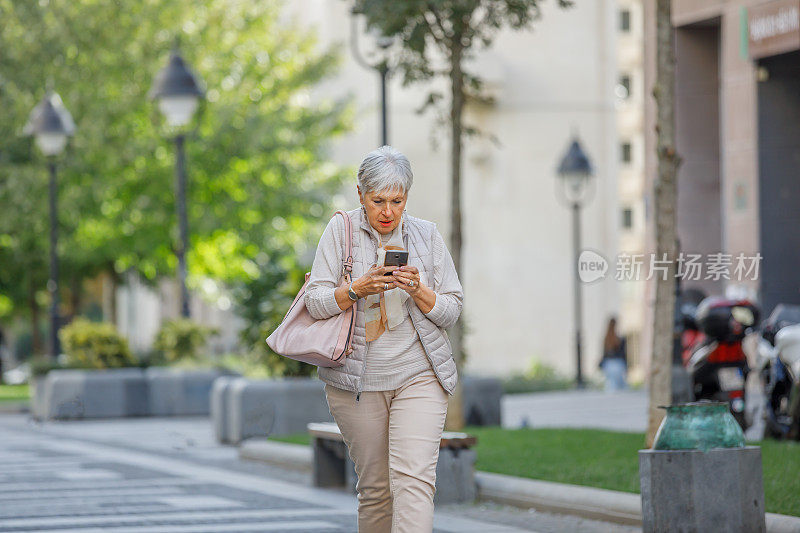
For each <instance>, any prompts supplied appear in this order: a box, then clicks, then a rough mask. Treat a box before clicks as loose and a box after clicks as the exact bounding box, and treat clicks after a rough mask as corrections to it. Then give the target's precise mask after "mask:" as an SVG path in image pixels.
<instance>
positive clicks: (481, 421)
mask: <svg viewBox="0 0 800 533" xmlns="http://www.w3.org/2000/svg"><path fill="white" fill-rule="evenodd" d="M462 386H463V393H462V394H463V400H464V422H465V423H466V424H467V425H469V426H500V425H502V414H501V413H502V409H501V407H500V400H501V398H502V397H503V384H502V382H501V381H500V380H499V379H497V378H479V377H474V376H464V378H463V381H462Z"/></svg>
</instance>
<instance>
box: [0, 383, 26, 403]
mask: <svg viewBox="0 0 800 533" xmlns="http://www.w3.org/2000/svg"><path fill="white" fill-rule="evenodd" d="M29 398H30V392H29V391H28V385H27V384H25V385H0V402H21V401H25V400H28V399H29Z"/></svg>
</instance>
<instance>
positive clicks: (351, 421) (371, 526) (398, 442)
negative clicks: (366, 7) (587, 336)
mask: <svg viewBox="0 0 800 533" xmlns="http://www.w3.org/2000/svg"><path fill="white" fill-rule="evenodd" d="M412 181H413V174H412V172H411V164H410V163H409V161H408V159H407V158H406V157H405V156H404V155H403V154H401V153H400V152H398V151H397V150H395V149H394V148H391V147H389V146H383V147H381V148H379V149H377V150H375V151H373V152H371V153H369V154H368V155H367V156H366V158H364V161H363V162H362V163H361V166H360V168H359V169H358V184H357V186H356V189H357V191H358V196H359V200H360V202H361V207H360V208H359V209H354V210H352V211H349V212H348V216H350V220H351V223H352V224H351V226H352V227H353V228H354V231H353V242H352V250H353V258H352V259H353V271H352V278H353V282H352V283H351V284H350V286H349V287H348V286H346V285H342V286H341V287H340V286H339V283H340V280H341V276H342V255H343V253H344V249H345V247H344V238H345V234H346V233H345V225H344V221H343V220H342V219H341V217H334V218H333V219H332V220H331V221H330V223H329V224H328V226H327V228H325V232H324V233H323V234H322V238H321V239H320V242H319V245H318V247H317V252H316V256H315V258H314V264H313V266H312V268H311V278H310V280H309V283H308V285H307V288H306V294H305V304H306V307H307V309H308V311H309V313H310V314H311V316H312V317H314V318H315V319H317V320H320V319H325V318H330V317H332V316H334V315H336V314H338V313H341V312H342V311H344V310H346V309H348V308H350V306H355V329H354V334H353V344H352V346H353V352H352V353H351V354H349V355H348V356H347V359H346V360H345V364H344V366H342V367H338V368H323V367H320V368H319V377H320V379H322V380H323V381H324V382H325V396H326V398H327V401H328V407H329V409H330V412H331V414H332V415H333V418H334V420H336V423H337V424H338V425H339V429H341V432H342V437H343V439H344V442H345V444H347V448H348V450H349V453H350V458H351V459H352V460H353V463H354V464H355V470H356V474H357V475H358V483H357V485H356V488H357V490H358V530H359V532H360V533H389V532H392V533H401V532H409V533H410V532H414V533H430V532H431V531H433V496H434V492H435V490H436V463H437V462H438V459H439V444H440V441H441V438H442V431H443V429H444V422H445V416H446V414H447V396H448V394H452V393H453V390H454V389H455V386H456V382H457V381H458V375H457V373H456V365H455V361H454V360H453V354H452V348H451V346H450V341H449V339H448V338H447V334H446V333H445V328H448V327H450V326H452V325H453V324H455V323H456V320H458V317H459V315H460V314H461V306H462V298H463V297H462V289H461V283H460V282H459V280H458V275H457V273H456V269H455V266H454V264H453V260H452V258H451V256H450V253H449V252H448V250H447V247H446V246H445V243H444V239H443V238H442V236H441V234H440V233H439V231H438V230H437V229H436V225H435V224H434V223H432V222H428V221H425V220H421V219H418V218H415V217H412V216H410V215H408V214H406V212H405V206H406V201H407V200H408V193H409V190H410V189H411V183H412ZM387 250H390V251H391V250H401V251H408V264H407V265H405V266H401V267H397V266H390V267H386V266H384V258H385V256H386V252H387Z"/></svg>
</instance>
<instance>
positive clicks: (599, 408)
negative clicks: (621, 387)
mask: <svg viewBox="0 0 800 533" xmlns="http://www.w3.org/2000/svg"><path fill="white" fill-rule="evenodd" d="M502 412H503V427H505V428H518V427H521V426H528V427H532V428H556V427H558V428H597V429H609V430H615V431H646V430H647V391H646V390H625V391H619V392H608V393H606V392H603V391H598V390H568V391H555V392H537V393H532V394H512V395H504V396H503V399H502Z"/></svg>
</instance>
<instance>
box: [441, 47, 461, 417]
mask: <svg viewBox="0 0 800 533" xmlns="http://www.w3.org/2000/svg"><path fill="white" fill-rule="evenodd" d="M453 43H454V44H453V46H452V48H451V50H450V88H451V101H450V127H451V133H450V135H451V151H450V190H451V195H450V253H451V254H452V256H453V263H454V264H455V267H456V271H457V272H458V273H459V275H460V276H462V283H463V274H464V273H463V270H462V268H461V267H462V266H463V264H462V261H461V143H462V133H463V131H462V130H463V128H462V124H461V120H462V113H463V110H464V73H463V71H462V70H461V59H462V54H463V48H462V46H461V45H460V44H459V40H458V39H456V38H454V39H453ZM450 331H451V342H452V348H453V358H454V359H455V363H456V368H457V370H458V373H459V375H463V372H462V369H463V366H464V357H463V346H464V328H463V319H459V320H458V322H457V323H456V324H455V326H453V327H452V328H451V330H450ZM461 391H462V388H461V382H460V381H459V384H458V385H457V386H456V390H455V392H454V394H453V395H452V396H450V399H449V404H448V408H447V420H446V422H445V426H446V427H447V429H448V430H451V431H456V430H460V429H462V428H463V427H464V412H463V411H464V410H463V401H462V394H461Z"/></svg>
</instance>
